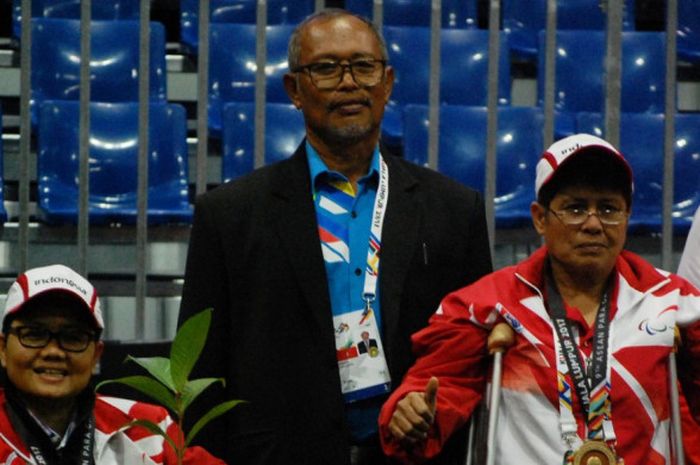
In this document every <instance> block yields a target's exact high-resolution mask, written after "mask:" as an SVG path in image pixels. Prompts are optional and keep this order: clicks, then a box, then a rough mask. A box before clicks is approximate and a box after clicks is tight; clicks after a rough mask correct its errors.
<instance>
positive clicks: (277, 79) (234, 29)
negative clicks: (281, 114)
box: [209, 23, 294, 135]
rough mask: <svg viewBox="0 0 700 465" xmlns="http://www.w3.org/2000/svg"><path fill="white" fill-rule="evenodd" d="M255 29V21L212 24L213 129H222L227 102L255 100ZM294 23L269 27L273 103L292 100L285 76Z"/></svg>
mask: <svg viewBox="0 0 700 465" xmlns="http://www.w3.org/2000/svg"><path fill="white" fill-rule="evenodd" d="M255 29H256V26H255V25H253V24H224V23H217V24H212V25H211V32H210V34H211V36H210V40H211V44H210V54H209V63H210V70H209V128H210V129H211V130H212V134H213V135H218V133H219V131H220V130H221V117H222V116H221V112H222V108H223V105H224V104H226V103H227V102H252V101H254V100H255V73H256V65H255ZM293 29H294V26H289V25H281V26H267V65H266V73H265V74H266V76H267V80H266V85H265V88H266V92H267V101H268V102H271V103H289V97H288V96H287V92H286V91H285V90H284V85H283V83H282V76H284V74H285V73H286V72H287V70H288V67H287V43H288V40H289V36H290V34H291V33H292V30H293Z"/></svg>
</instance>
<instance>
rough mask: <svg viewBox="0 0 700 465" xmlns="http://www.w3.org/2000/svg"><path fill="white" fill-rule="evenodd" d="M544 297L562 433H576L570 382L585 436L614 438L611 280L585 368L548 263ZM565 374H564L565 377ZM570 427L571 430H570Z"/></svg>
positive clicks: (598, 438) (599, 310)
mask: <svg viewBox="0 0 700 465" xmlns="http://www.w3.org/2000/svg"><path fill="white" fill-rule="evenodd" d="M545 282H546V286H547V298H548V301H549V302H548V303H549V309H550V313H551V315H550V316H551V317H552V321H553V323H554V334H555V338H556V340H557V342H558V344H557V371H558V373H557V386H558V389H559V399H560V402H559V407H560V413H561V422H562V434H564V435H565V436H566V435H571V434H572V433H575V432H576V422H575V419H574V418H573V412H572V407H571V385H570V383H569V379H570V380H571V381H572V383H571V384H573V388H574V389H575V390H576V393H577V394H578V398H579V399H580V401H581V406H582V409H583V412H584V413H585V414H586V422H587V425H588V438H589V439H597V440H614V439H615V435H614V432H613V430H612V423H611V421H610V376H609V366H608V345H609V336H610V331H609V324H608V319H609V315H610V295H611V293H612V281H611V282H609V283H608V285H607V287H606V290H605V292H604V293H603V298H602V300H601V302H600V307H599V308H598V313H597V315H596V319H595V328H594V331H595V332H594V336H593V352H592V357H591V359H590V362H589V364H588V371H586V369H585V365H584V363H583V359H582V358H581V352H580V350H579V348H578V345H577V344H576V341H575V339H574V333H573V327H572V325H571V322H570V321H569V320H568V319H567V318H566V311H565V309H564V303H563V301H562V298H561V295H560V294H559V290H558V289H557V287H556V285H555V284H554V279H553V277H552V271H551V265H550V264H549V262H547V266H546V271H545ZM567 375H568V376H567ZM572 430H573V431H572Z"/></svg>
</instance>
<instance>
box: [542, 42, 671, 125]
mask: <svg viewBox="0 0 700 465" xmlns="http://www.w3.org/2000/svg"><path fill="white" fill-rule="evenodd" d="M540 41H541V43H544V32H542V33H541V34H540ZM665 47H666V41H665V34H664V33H657V32H624V33H623V34H622V82H621V86H622V95H621V107H622V111H623V112H652V113H659V112H663V110H664V105H665V100H664V99H665V92H664V91H665V75H666V50H665ZM544 59H545V57H544V47H542V48H541V50H540V54H539V70H540V71H541V72H540V73H539V75H538V79H537V94H538V105H540V106H542V105H543V103H544V72H543V70H544ZM604 60H605V33H603V32H602V31H584V30H576V31H574V30H571V31H559V32H557V54H556V77H555V79H556V83H555V97H554V108H555V110H556V111H557V112H559V115H561V118H560V119H558V120H557V121H555V135H556V137H557V138H559V137H563V136H566V135H568V134H570V133H571V131H570V126H571V125H570V124H567V121H570V120H571V118H573V116H570V115H568V114H574V113H576V112H581V111H584V112H601V111H603V109H604V105H605V82H604V79H605V74H604V72H603V63H604Z"/></svg>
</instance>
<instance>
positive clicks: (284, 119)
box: [221, 102, 305, 182]
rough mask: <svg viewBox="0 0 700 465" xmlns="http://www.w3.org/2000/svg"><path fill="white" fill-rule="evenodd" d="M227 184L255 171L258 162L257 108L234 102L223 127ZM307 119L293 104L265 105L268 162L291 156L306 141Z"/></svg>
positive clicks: (223, 174) (229, 107) (266, 159)
mask: <svg viewBox="0 0 700 465" xmlns="http://www.w3.org/2000/svg"><path fill="white" fill-rule="evenodd" d="M222 132H223V135H222V139H223V156H222V169H221V171H222V177H223V180H224V182H226V181H230V180H232V179H235V178H237V177H239V176H242V175H244V174H246V173H249V172H251V171H253V167H254V159H255V105H254V104H253V103H250V102H233V103H227V104H226V105H224V119H223V128H222ZM304 134H305V129H304V118H303V116H302V114H301V112H300V111H298V110H297V109H296V108H294V105H292V104H281V103H268V104H267V105H266V106H265V163H266V164H269V163H274V162H276V161H279V160H282V159H284V158H287V157H289V156H290V155H292V154H293V153H294V151H295V150H296V149H297V147H298V146H299V144H300V143H301V141H302V140H303V139H304Z"/></svg>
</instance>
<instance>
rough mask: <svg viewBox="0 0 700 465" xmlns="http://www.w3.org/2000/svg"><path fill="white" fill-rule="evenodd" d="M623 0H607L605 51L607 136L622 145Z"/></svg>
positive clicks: (617, 144)
mask: <svg viewBox="0 0 700 465" xmlns="http://www.w3.org/2000/svg"><path fill="white" fill-rule="evenodd" d="M622 6H623V2H622V1H607V2H606V7H607V16H608V27H607V37H606V53H605V137H606V139H607V140H608V142H610V143H611V144H612V145H614V146H615V147H619V146H620V101H621V97H620V95H621V78H622Z"/></svg>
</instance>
